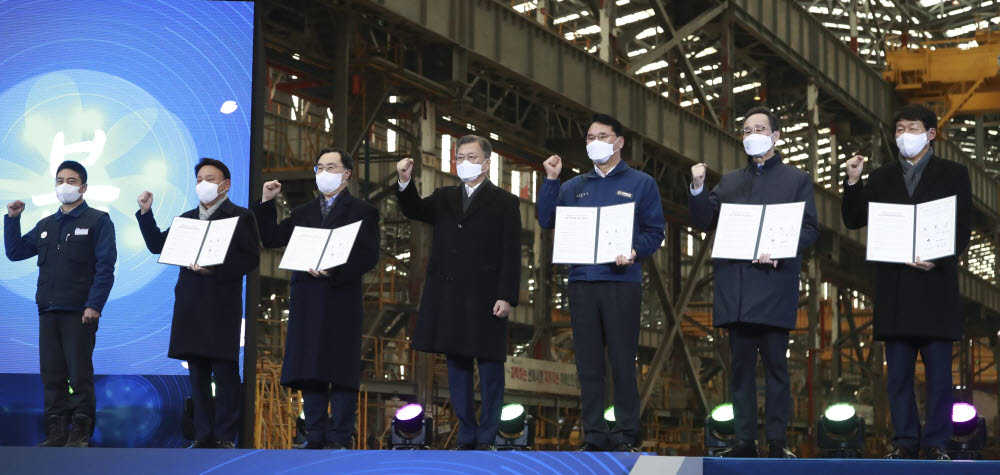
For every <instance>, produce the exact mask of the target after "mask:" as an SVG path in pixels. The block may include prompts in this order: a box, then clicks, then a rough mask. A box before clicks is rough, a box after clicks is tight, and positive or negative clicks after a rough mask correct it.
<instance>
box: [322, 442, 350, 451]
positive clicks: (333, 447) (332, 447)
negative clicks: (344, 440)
mask: <svg viewBox="0 0 1000 475" xmlns="http://www.w3.org/2000/svg"><path fill="white" fill-rule="evenodd" d="M323 450H347V447H344V446H343V445H340V444H339V443H337V442H329V443H327V444H326V445H324V446H323Z"/></svg>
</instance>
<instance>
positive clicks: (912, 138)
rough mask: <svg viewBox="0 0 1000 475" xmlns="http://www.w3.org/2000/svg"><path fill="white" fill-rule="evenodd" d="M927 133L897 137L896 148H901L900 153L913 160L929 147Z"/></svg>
mask: <svg viewBox="0 0 1000 475" xmlns="http://www.w3.org/2000/svg"><path fill="white" fill-rule="evenodd" d="M927 142H928V140H927V132H924V133H922V134H910V133H906V134H903V135H900V136H899V137H896V146H897V147H899V153H902V154H903V156H904V157H906V158H913V157H915V156H917V154H918V153H920V151H921V150H923V149H924V146H925V145H927Z"/></svg>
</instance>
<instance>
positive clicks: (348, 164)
mask: <svg viewBox="0 0 1000 475" xmlns="http://www.w3.org/2000/svg"><path fill="white" fill-rule="evenodd" d="M328 153H339V154H340V163H341V164H343V165H344V169H345V170H351V171H354V159H353V158H351V154H349V153H347V151H346V150H344V149H342V148H340V147H323V149H322V150H320V151H319V153H318V154H316V163H319V159H320V158H321V157H322V156H323V155H326V154H328ZM351 175H352V176H353V175H354V174H353V173H352V174H351Z"/></svg>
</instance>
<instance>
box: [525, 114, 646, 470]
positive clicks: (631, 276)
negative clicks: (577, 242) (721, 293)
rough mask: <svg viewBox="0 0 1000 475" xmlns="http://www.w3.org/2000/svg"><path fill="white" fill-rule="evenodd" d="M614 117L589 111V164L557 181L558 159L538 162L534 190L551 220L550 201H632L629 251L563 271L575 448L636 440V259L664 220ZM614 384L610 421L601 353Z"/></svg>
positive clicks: (543, 217)
mask: <svg viewBox="0 0 1000 475" xmlns="http://www.w3.org/2000/svg"><path fill="white" fill-rule="evenodd" d="M622 132H623V130H622V124H621V123H620V122H618V120H616V119H615V118H614V117H611V116H609V115H605V114H597V115H595V116H594V118H593V123H592V124H591V125H590V128H589V130H588V131H587V155H588V156H589V157H590V159H591V160H592V161H593V162H594V169H593V170H591V171H589V172H587V173H584V174H582V175H578V176H576V177H574V178H572V179H570V180H569V181H567V182H566V183H563V184H562V185H561V186H560V184H559V173H560V172H561V171H562V159H561V158H560V157H559V156H558V155H553V156H551V157H549V158H548V159H547V160H546V161H545V162H544V166H545V174H546V177H547V178H546V180H545V181H544V182H543V183H542V187H541V190H540V191H539V193H538V224H539V225H540V226H541V227H542V228H546V229H550V228H552V227H553V226H555V214H556V207H557V206H595V207H596V206H610V205H617V204H624V203H635V218H634V220H633V228H632V229H633V237H632V252H631V253H630V254H629V255H627V256H626V255H619V256H618V257H617V259H616V260H615V262H614V263H609V264H597V265H574V266H570V270H569V303H570V320H571V322H572V326H573V341H574V345H575V351H574V353H575V355H576V372H577V375H578V376H579V378H580V392H581V393H582V394H581V402H582V405H583V408H582V410H583V432H584V437H583V444H582V445H581V446H580V448H579V449H578V450H581V451H602V450H608V449H613V450H616V451H627V452H635V451H638V447H639V446H640V445H641V440H642V438H641V435H640V433H639V391H638V388H637V385H636V377H635V359H636V355H637V354H638V351H639V317H640V315H639V314H640V306H641V303H642V264H641V262H642V259H645V258H647V257H649V256H651V255H652V254H653V252H655V251H656V250H657V249H658V248H659V247H660V244H661V243H662V242H663V232H664V229H665V228H666V223H665V221H664V219H663V207H662V205H661V204H660V190H659V189H658V188H657V186H656V182H655V181H654V180H653V177H651V176H649V175H647V174H645V173H643V172H641V171H638V170H634V169H632V168H630V167H629V166H628V165H627V164H626V163H625V161H624V160H622V156H621V151H622V148H623V147H624V146H625V137H624V136H622ZM605 348H607V352H608V359H609V361H610V364H611V371H612V376H613V378H614V384H615V397H614V401H615V421H616V422H615V428H614V431H613V432H612V433H610V434H609V431H608V425H607V423H606V422H605V421H604V411H603V406H604V368H605V366H604V365H605V359H604V352H605Z"/></svg>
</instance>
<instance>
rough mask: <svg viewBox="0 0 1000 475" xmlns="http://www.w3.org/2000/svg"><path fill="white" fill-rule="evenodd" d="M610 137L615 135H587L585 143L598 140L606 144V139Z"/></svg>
mask: <svg viewBox="0 0 1000 475" xmlns="http://www.w3.org/2000/svg"><path fill="white" fill-rule="evenodd" d="M611 137H617V135H615V134H604V133H601V134H597V135H588V136H587V142H593V141H594V140H600V141H601V142H607V141H608V139H610V138H611Z"/></svg>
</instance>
